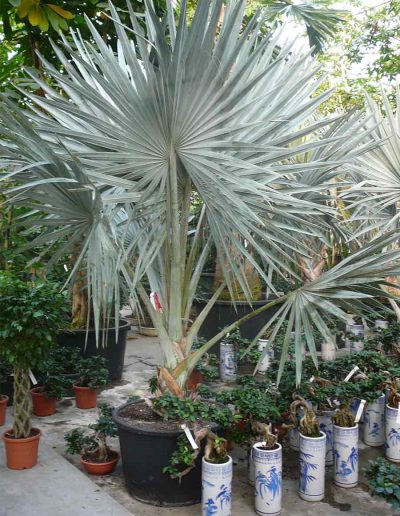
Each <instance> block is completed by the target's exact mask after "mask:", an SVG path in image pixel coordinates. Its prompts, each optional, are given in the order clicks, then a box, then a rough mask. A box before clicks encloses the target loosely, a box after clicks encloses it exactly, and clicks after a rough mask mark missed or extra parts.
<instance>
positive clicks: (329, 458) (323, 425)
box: [317, 410, 335, 466]
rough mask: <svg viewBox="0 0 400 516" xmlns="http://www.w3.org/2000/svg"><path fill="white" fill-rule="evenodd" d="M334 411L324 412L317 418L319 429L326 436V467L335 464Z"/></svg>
mask: <svg viewBox="0 0 400 516" xmlns="http://www.w3.org/2000/svg"><path fill="white" fill-rule="evenodd" d="M334 413H335V411H334V410H324V411H323V412H320V413H319V414H318V416H317V418H318V421H319V428H320V430H321V432H324V434H325V435H326V454H325V466H331V465H332V464H333V423H332V416H333V415H334Z"/></svg>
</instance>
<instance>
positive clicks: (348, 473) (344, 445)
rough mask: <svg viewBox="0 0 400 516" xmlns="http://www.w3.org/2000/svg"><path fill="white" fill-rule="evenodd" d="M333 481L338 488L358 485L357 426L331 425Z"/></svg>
mask: <svg viewBox="0 0 400 516" xmlns="http://www.w3.org/2000/svg"><path fill="white" fill-rule="evenodd" d="M333 457H334V467H333V481H334V483H335V484H336V485H337V486H339V487H355V486H356V485H357V484H358V424H357V425H355V426H352V427H349V428H345V427H341V426H336V425H333Z"/></svg>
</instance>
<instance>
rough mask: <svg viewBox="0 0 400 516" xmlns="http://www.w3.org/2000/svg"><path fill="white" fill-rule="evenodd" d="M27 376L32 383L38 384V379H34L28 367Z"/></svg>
mask: <svg viewBox="0 0 400 516" xmlns="http://www.w3.org/2000/svg"><path fill="white" fill-rule="evenodd" d="M29 378H30V380H31V382H32V383H33V385H37V384H38V381H37V380H36V378H35V375H34V374H33V373H32V371H31V369H29Z"/></svg>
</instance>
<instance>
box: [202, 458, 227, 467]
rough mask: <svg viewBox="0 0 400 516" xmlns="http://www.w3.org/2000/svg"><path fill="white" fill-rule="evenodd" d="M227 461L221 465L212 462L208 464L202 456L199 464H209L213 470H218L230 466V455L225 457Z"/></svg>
mask: <svg viewBox="0 0 400 516" xmlns="http://www.w3.org/2000/svg"><path fill="white" fill-rule="evenodd" d="M227 457H228V459H229V460H227V461H226V462H223V463H222V464H215V463H214V462H209V461H208V460H206V459H205V457H204V456H203V457H202V458H201V462H204V463H205V464H209V465H210V466H212V467H213V468H216V469H219V468H223V467H225V466H229V465H230V464H232V462H233V461H232V457H231V456H230V455H227Z"/></svg>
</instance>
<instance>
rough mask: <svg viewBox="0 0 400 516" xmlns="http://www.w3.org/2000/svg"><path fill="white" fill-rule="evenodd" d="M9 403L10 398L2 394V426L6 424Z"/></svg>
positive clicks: (0, 424)
mask: <svg viewBox="0 0 400 516" xmlns="http://www.w3.org/2000/svg"><path fill="white" fill-rule="evenodd" d="M7 403H8V396H6V395H5V394H0V426H3V425H4V423H5V422H6V409H7Z"/></svg>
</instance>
